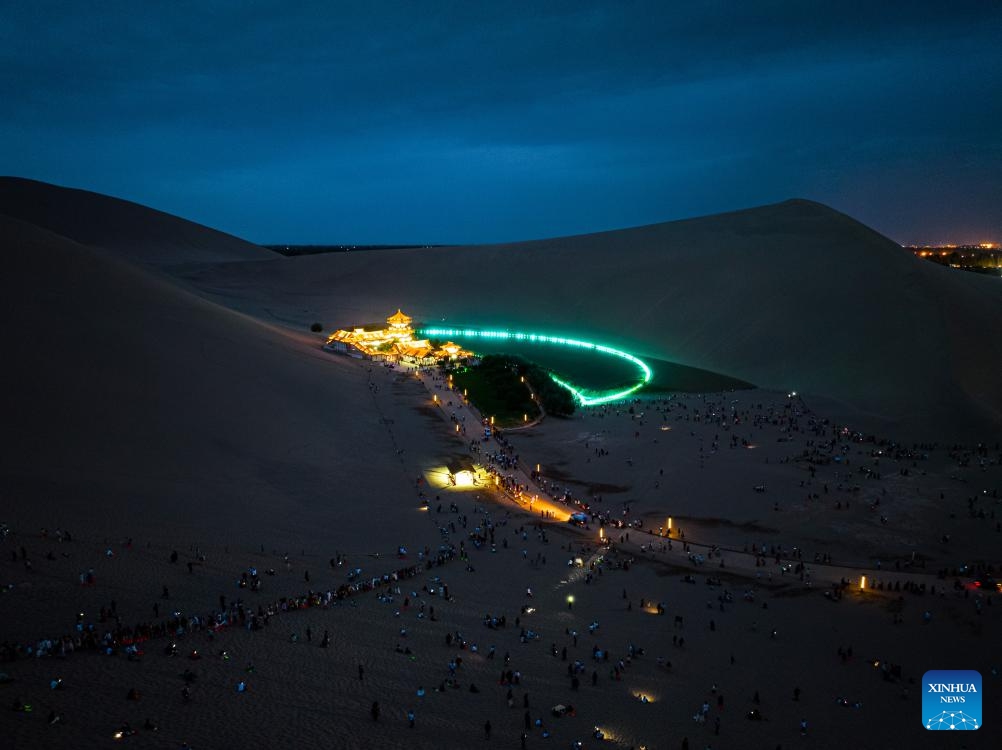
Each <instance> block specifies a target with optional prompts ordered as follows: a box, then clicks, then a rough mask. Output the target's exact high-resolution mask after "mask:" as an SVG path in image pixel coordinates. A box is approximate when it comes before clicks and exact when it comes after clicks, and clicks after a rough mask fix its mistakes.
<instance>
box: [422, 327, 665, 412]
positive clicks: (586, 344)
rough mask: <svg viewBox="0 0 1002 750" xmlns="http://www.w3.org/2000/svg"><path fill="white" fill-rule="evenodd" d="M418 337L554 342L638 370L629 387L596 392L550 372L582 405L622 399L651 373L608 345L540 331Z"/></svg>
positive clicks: (431, 331) (427, 332) (438, 332)
mask: <svg viewBox="0 0 1002 750" xmlns="http://www.w3.org/2000/svg"><path fill="white" fill-rule="evenodd" d="M418 333H419V334H420V335H421V336H424V337H426V338H459V337H463V336H465V337H467V338H481V339H493V340H500V341H520V342H526V341H528V342H529V343H535V344H557V345H559V346H569V347H574V348H578V349H589V350H591V351H595V352H599V353H600V354H609V355H611V356H613V357H619V358H620V359H625V360H626V361H628V362H631V363H632V364H634V365H636V367H637V369H638V370H639V374H640V379H639V380H638V381H637V382H636V383H635V384H634V385H632V386H630V387H629V388H625V389H623V390H618V391H600V392H597V393H585V392H584V391H582V390H581V389H580V388H576V387H575V386H574V385H572V384H571V383H569V382H567V381H565V380H561V379H560V378H558V377H557V376H556V375H553V374H552V373H551V374H550V378H551V379H552V380H553V382H554V383H556V384H557V385H559V386H561V387H562V388H565V389H567V390H568V391H570V392H571V394H572V395H573V396H574V398H576V399H577V400H578V403H580V404H581V405H582V406H597V405H599V404H607V403H609V402H610V401H618V400H620V399H623V398H626V397H627V396H629V395H630V394H631V393H634V392H635V391H638V390H640V389H641V388H643V387H644V386H645V385H647V384H648V383H650V382H651V378H652V377H653V373H652V372H651V368H650V367H648V366H647V363H646V362H644V361H643V360H642V359H640V358H639V357H635V356H633V355H632V354H630V353H629V352H624V351H622V350H621V349H613V348H612V347H611V346H603V345H602V344H595V343H592V342H590V341H580V340H578V339H568V338H564V337H563V336H547V335H545V334H541V333H519V332H514V331H493V330H482V329H478V328H422V329H420V330H419V331H418Z"/></svg>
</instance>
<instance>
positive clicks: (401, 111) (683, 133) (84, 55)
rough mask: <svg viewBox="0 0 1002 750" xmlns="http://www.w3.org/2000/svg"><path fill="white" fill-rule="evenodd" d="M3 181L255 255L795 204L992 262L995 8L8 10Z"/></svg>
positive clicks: (529, 234)
mask: <svg viewBox="0 0 1002 750" xmlns="http://www.w3.org/2000/svg"><path fill="white" fill-rule="evenodd" d="M155 5H156V6H158V8H155V7H154V6H155ZM543 6H545V9H541V8H542V7H543ZM0 173H3V174H10V175H18V176H23V177H32V178H35V179H41V180H46V181H49V182H55V183H57V184H62V185H70V186H73V187H83V188H87V189H90V190H96V191H98V192H104V193H109V194H112V195H117V196H120V197H124V198H128V199H131V200H136V201H139V202H141V203H145V204H148V205H152V206H154V207H156V208H160V209H163V210H166V211H169V212H171V213H176V214H179V215H181V216H184V217H186V218H190V219H194V220H196V221H199V222H202V223H205V224H209V225H210V226H214V227H217V228H220V229H223V230H226V231H229V232H233V233H234V234H237V235H239V236H242V237H245V238H247V239H250V240H253V241H257V242H261V243H271V242H295V243H335V242H356V243H382V242H443V243H461V242H494V241H502V240H516V239H530V238H537V237H544V236H555V235H563V234H576V233H582V232H590V231H596V230H604V229H615V228H620V227H625V226H632V225H637V224H648V223H654V222H658V221H667V220H670V219H676V218H685V217H689V216H695V215H700V214H707V213H714V212H717V211H726V210H731V209H736V208H745V207H749V206H755V205H760V204H763V203H770V202H775V201H779V200H783V199H786V198H790V197H805V198H811V199H814V200H818V201H821V202H823V203H827V204H829V205H831V206H833V207H835V208H837V209H839V210H841V211H845V212H846V213H849V214H851V215H852V216H855V217H856V218H858V219H860V220H862V221H864V222H865V223H867V224H869V225H871V226H873V227H874V228H876V229H878V230H880V231H882V232H884V233H885V234H887V235H888V236H890V237H891V238H893V239H895V240H897V241H899V242H902V243H911V242H946V241H955V242H966V241H983V240H994V241H996V242H999V241H1002V3H999V2H994V1H986V2H958V3H946V2H936V3H928V4H923V3H921V2H901V3H897V2H884V1H882V0H869V1H868V2H862V3H852V2H843V1H840V2H830V3H821V2H788V3H781V2H751V1H749V2H734V3H727V2H652V3H633V2H599V3H593V2H585V1H583V0H575V1H574V2H568V3H543V2H534V3H524V4H523V3H517V2H494V3H486V2H476V1H472V2H471V1H467V2H416V1H415V2H402V3H378V2H377V3H372V2H352V3H336V2H313V1H312V0H296V1H295V2H289V0H280V1H279V2H241V3H236V2H234V3H228V2H212V0H200V1H199V2H165V3H151V2H136V0H129V1H128V2H118V1H116V0H106V1H105V2H45V1H38V0H31V1H30V2H28V1H24V0H14V1H13V2H10V0H8V1H7V2H5V3H4V4H3V6H2V9H0ZM0 211H2V207H0Z"/></svg>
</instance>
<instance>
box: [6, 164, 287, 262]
mask: <svg viewBox="0 0 1002 750" xmlns="http://www.w3.org/2000/svg"><path fill="white" fill-rule="evenodd" d="M0 214H5V215H7V216H10V217H12V218H15V219H21V220H22V221H25V222H27V223H29V224H34V225H35V226H37V227H40V228H42V229H48V230H49V231H51V232H53V233H55V234H59V235H62V236H63V237H66V238H68V239H71V240H74V241H76V242H79V243H80V244H82V245H93V246H97V247H104V248H107V249H110V250H116V251H118V252H121V253H122V254H123V255H126V256H128V257H129V258H130V259H132V260H136V261H141V262H144V263H155V264H165V265H169V264H175V263H185V262H189V261H210V260H211V261H228V260H229V261H232V260H269V259H280V258H281V256H279V255H277V254H275V253H272V252H271V251H270V250H267V249H265V248H263V247H259V246H257V245H253V244H251V243H249V242H245V241H244V240H241V239H238V238H237V237H234V236H232V235H229V234H225V233H224V232H219V231H216V230H215V229H209V228H208V227H203V226H201V225H199V224H195V223H193V222H190V221H186V220H184V219H180V218H178V217H176V216H171V215H170V214H166V213H163V212H162V211H157V210H155V209H152V208H147V207H146V206H141V205H139V204H137V203H132V202H131V201H126V200H121V199H119V198H111V197H109V196H106V195H101V194H99V193H92V192H89V191H87V190H75V189H72V188H63V187H57V186H55V185H49V184H47V183H44V182H36V181H35V180H26V179H22V178H19V177H0Z"/></svg>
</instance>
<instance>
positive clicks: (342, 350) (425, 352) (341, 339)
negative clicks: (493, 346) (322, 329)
mask: <svg viewBox="0 0 1002 750" xmlns="http://www.w3.org/2000/svg"><path fill="white" fill-rule="evenodd" d="M386 326H387V327H386V328H381V329H379V330H374V331H370V330H366V329H365V328H353V329H352V330H350V331H346V330H340V331H335V332H334V333H332V334H331V335H330V336H329V337H328V338H327V344H326V345H325V346H324V348H325V349H327V350H328V351H332V352H337V353H338V354H347V355H348V356H349V357H355V358H357V359H371V360H373V361H376V362H405V363H407V364H412V365H434V364H438V363H439V362H452V361H455V360H461V359H468V358H470V357H472V356H473V352H468V351H466V350H465V349H463V348H462V347H460V346H459V345H458V344H454V343H452V342H451V341H447V342H445V343H444V344H442V345H441V346H439V347H436V346H434V345H433V344H432V343H431V342H430V341H429V340H428V339H417V338H414V329H413V328H411V318H410V316H408V315H405V314H404V312H403V311H402V310H399V309H398V310H397V311H396V312H395V313H393V315H391V316H390V317H388V318H387V319H386Z"/></svg>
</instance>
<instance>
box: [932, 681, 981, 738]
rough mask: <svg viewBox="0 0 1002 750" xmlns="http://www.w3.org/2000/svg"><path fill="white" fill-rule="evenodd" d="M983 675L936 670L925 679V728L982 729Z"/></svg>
mask: <svg viewBox="0 0 1002 750" xmlns="http://www.w3.org/2000/svg"><path fill="white" fill-rule="evenodd" d="M981 718H982V713H981V673H980V672H975V671H974V670H973V669H934V670H932V671H929V672H926V673H925V675H924V676H923V677H922V725H923V726H924V727H925V728H926V729H946V730H958V729H968V730H971V729H981Z"/></svg>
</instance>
